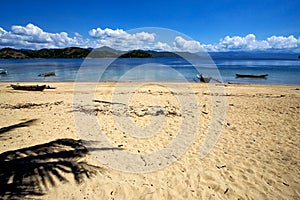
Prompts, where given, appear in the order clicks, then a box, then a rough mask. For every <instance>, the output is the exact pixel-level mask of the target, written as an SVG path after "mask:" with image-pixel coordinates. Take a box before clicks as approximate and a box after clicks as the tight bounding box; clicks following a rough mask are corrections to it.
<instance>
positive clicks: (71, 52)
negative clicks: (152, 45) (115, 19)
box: [0, 46, 197, 59]
mask: <svg viewBox="0 0 300 200" xmlns="http://www.w3.org/2000/svg"><path fill="white" fill-rule="evenodd" d="M160 57H169V58H178V57H197V55H196V54H192V53H189V52H158V51H144V50H132V51H119V50H115V49H112V48H110V47H106V46H104V47H101V48H96V49H92V48H87V49H86V48H79V47H68V48H62V49H40V50H26V49H13V48H3V49H0V59H28V58H160Z"/></svg>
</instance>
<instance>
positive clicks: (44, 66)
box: [0, 58, 300, 85]
mask: <svg viewBox="0 0 300 200" xmlns="http://www.w3.org/2000/svg"><path fill="white" fill-rule="evenodd" d="M0 68H4V69H7V71H8V74H7V75H0V81H1V82H23V81H30V82H43V81H55V82H59V81H145V82H148V81H172V82H185V81H188V82H194V81H198V79H197V78H196V75H197V74H198V73H202V74H204V75H207V76H212V77H213V78H215V79H217V80H219V81H223V82H231V83H256V84H289V85H299V84H300V78H299V77H300V61H299V60H296V59H294V60H289V59H282V60H279V59H249V58H247V59H221V58H216V59H214V60H209V59H208V60H207V59H187V60H185V59H181V58H149V59H148V58H142V59H138V58H129V59H126V58H125V59H124V58H123V59H120V58H119V59H108V58H101V59H22V60H14V59H12V60H0ZM50 71H54V72H55V73H56V76H51V77H46V78H43V77H39V76H38V75H39V74H42V73H45V72H50ZM236 73H240V74H268V77H267V78H266V79H253V78H236V77H235V74H236Z"/></svg>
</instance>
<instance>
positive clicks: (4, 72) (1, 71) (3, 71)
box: [0, 69, 8, 74]
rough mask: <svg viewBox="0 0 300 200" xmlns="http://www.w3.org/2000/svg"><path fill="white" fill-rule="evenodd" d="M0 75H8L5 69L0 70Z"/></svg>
mask: <svg viewBox="0 0 300 200" xmlns="http://www.w3.org/2000/svg"><path fill="white" fill-rule="evenodd" d="M0 74H8V72H7V70H6V69H0Z"/></svg>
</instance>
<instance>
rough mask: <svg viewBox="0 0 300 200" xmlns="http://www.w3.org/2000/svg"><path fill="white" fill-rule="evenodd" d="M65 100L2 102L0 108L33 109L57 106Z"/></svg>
mask: <svg viewBox="0 0 300 200" xmlns="http://www.w3.org/2000/svg"><path fill="white" fill-rule="evenodd" d="M62 103H63V101H56V102H53V103H31V102H30V103H18V104H16V105H10V104H0V108H4V109H31V108H36V107H47V106H53V105H55V106H57V105H60V104H62Z"/></svg>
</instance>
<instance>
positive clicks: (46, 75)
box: [38, 72, 56, 78]
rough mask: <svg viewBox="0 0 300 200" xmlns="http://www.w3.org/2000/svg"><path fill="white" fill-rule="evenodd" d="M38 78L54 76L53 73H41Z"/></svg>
mask: <svg viewBox="0 0 300 200" xmlns="http://www.w3.org/2000/svg"><path fill="white" fill-rule="evenodd" d="M38 76H41V77H44V78H45V77H48V76H56V74H55V72H46V73H43V74H39V75H38Z"/></svg>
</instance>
